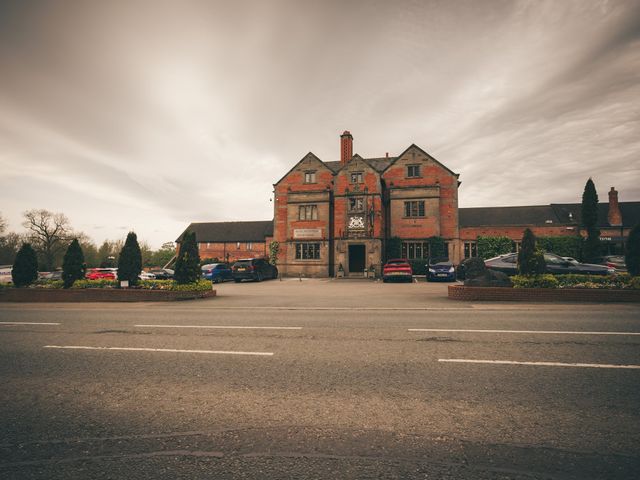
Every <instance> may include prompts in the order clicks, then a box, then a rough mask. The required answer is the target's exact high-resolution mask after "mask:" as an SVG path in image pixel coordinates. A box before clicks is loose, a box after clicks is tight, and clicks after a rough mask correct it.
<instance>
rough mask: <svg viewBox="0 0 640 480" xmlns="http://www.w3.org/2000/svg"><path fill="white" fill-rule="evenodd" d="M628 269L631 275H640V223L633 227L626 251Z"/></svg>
mask: <svg viewBox="0 0 640 480" xmlns="http://www.w3.org/2000/svg"><path fill="white" fill-rule="evenodd" d="M624 258H625V262H626V264H627V270H628V271H629V273H630V274H631V275H633V276H634V277H635V276H638V275H640V223H639V224H637V225H636V226H635V227H633V228H632V229H631V231H630V232H629V238H627V246H626V251H625V257H624Z"/></svg>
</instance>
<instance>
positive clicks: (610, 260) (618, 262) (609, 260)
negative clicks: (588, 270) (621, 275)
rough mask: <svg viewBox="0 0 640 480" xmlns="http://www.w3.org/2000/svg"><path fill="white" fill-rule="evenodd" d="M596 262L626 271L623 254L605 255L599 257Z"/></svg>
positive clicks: (618, 270) (617, 270)
mask: <svg viewBox="0 0 640 480" xmlns="http://www.w3.org/2000/svg"><path fill="white" fill-rule="evenodd" d="M598 263H599V264H600V265H606V266H607V267H609V268H615V270H616V272H626V271H627V263H626V261H625V258H624V255H607V256H606V257H602V258H601V259H599V261H598Z"/></svg>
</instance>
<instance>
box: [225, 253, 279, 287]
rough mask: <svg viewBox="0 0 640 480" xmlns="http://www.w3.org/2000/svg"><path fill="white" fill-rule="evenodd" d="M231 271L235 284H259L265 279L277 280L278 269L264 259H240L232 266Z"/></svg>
mask: <svg viewBox="0 0 640 480" xmlns="http://www.w3.org/2000/svg"><path fill="white" fill-rule="evenodd" d="M231 270H232V275H233V280H234V281H235V282H236V283H238V282H241V281H242V280H254V281H256V282H261V281H262V280H265V279H267V278H278V269H277V268H276V267H274V266H273V265H271V264H270V263H269V262H267V261H266V260H265V259H264V258H244V259H240V260H238V261H237V262H236V263H234V264H233V267H232V269H231Z"/></svg>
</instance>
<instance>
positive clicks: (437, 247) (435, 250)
mask: <svg viewBox="0 0 640 480" xmlns="http://www.w3.org/2000/svg"><path fill="white" fill-rule="evenodd" d="M427 242H429V257H431V258H449V252H447V251H446V250H447V249H446V245H445V242H444V238H442V237H429V238H427Z"/></svg>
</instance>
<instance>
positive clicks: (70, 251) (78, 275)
mask: <svg viewBox="0 0 640 480" xmlns="http://www.w3.org/2000/svg"><path fill="white" fill-rule="evenodd" d="M84 274H85V266H84V254H83V253H82V247H80V243H78V239H77V238H74V239H73V241H72V242H71V244H70V245H69V247H68V248H67V251H66V253H65V254H64V259H63V261H62V280H63V282H64V288H70V287H71V285H73V282H75V281H76V280H81V279H84Z"/></svg>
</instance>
